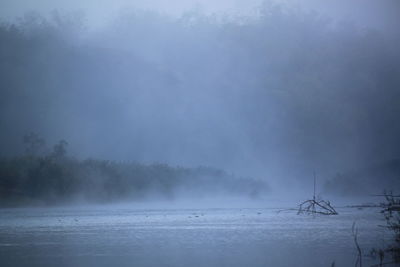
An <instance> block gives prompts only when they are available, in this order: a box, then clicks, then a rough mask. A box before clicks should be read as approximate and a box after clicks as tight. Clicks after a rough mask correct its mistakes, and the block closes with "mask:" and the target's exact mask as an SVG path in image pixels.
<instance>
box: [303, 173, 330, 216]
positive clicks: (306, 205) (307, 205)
mask: <svg viewBox="0 0 400 267" xmlns="http://www.w3.org/2000/svg"><path fill="white" fill-rule="evenodd" d="M315 186H316V175H315V172H314V195H313V198H312V199H308V200H306V201H304V202H302V203H301V204H300V205H299V209H298V211H297V214H303V213H305V214H322V215H337V214H338V213H337V211H336V210H335V209H334V208H333V207H332V205H331V203H330V202H329V201H325V200H317V199H316V197H315Z"/></svg>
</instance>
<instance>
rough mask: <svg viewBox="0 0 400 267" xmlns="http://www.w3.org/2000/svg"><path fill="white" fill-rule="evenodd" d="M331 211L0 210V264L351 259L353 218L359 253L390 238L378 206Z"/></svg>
mask: <svg viewBox="0 0 400 267" xmlns="http://www.w3.org/2000/svg"><path fill="white" fill-rule="evenodd" d="M338 211H339V215H337V216H316V217H313V216H304V215H296V212H295V211H284V212H280V213H278V212H277V209H262V208H257V209H160V210H158V209H134V208H126V207H124V208H121V207H113V208H112V207H107V208H99V207H85V208H46V209H44V208H43V209H42V208H32V209H2V210H0V266H4V267H5V266H30V267H33V266H44V267H47V266H57V267H62V266H116V267H117V266H207V267H212V266H274V267H276V266H331V264H332V262H333V261H335V263H336V266H354V261H355V260H356V248H355V245H354V242H353V239H352V235H351V227H352V224H353V222H354V221H355V222H356V225H357V227H358V233H359V234H358V239H359V243H360V246H361V248H362V249H363V252H364V253H365V254H367V253H368V252H369V250H370V249H371V248H373V247H380V246H384V245H385V244H387V242H389V241H388V240H389V239H390V234H389V233H387V232H385V230H384V228H383V227H379V225H382V224H384V221H383V220H382V215H381V214H380V213H379V211H378V210H377V209H364V210H357V209H350V208H342V209H339V210H338ZM363 260H364V263H365V266H369V265H368V264H372V263H375V262H376V261H373V260H372V259H370V258H368V257H364V259H363Z"/></svg>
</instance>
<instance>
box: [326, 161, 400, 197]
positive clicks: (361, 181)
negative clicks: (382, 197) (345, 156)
mask: <svg viewBox="0 0 400 267" xmlns="http://www.w3.org/2000/svg"><path fill="white" fill-rule="evenodd" d="M385 190H389V191H393V192H398V191H399V190H400V159H393V160H389V161H384V162H380V163H376V164H371V166H369V167H367V168H362V169H356V170H351V171H347V172H342V173H338V174H336V175H335V176H334V177H332V178H331V179H330V180H328V181H327V182H326V183H325V185H324V191H325V192H326V193H330V194H335V195H340V196H368V195H374V194H375V195H376V194H382V192H383V191H385Z"/></svg>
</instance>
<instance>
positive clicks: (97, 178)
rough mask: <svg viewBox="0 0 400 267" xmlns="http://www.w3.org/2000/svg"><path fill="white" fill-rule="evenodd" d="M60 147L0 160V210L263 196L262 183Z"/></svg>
mask: <svg viewBox="0 0 400 267" xmlns="http://www.w3.org/2000/svg"><path fill="white" fill-rule="evenodd" d="M39 143H40V142H39ZM66 145H67V143H66V142H65V141H60V142H59V143H58V144H56V145H55V146H54V147H53V150H52V151H49V152H42V150H41V149H39V148H40V146H38V143H37V142H34V143H31V145H30V146H28V147H27V153H26V155H23V156H19V157H14V158H3V159H0V205H2V206H5V205H54V204H64V203H71V202H78V201H79V202H80V201H83V202H88V203H112V202H117V201H127V200H146V199H168V200H172V199H175V198H180V197H189V198H194V199H195V198H201V197H207V196H243V197H250V198H256V197H259V196H261V195H263V194H265V193H266V192H267V191H268V187H267V185H266V184H265V183H264V182H261V181H257V180H253V179H245V178H237V177H235V176H233V175H229V174H227V173H226V172H224V171H221V170H218V169H214V168H209V167H198V168H183V167H171V166H168V165H166V164H150V165H144V164H140V163H124V162H113V161H107V160H94V159H87V160H78V159H76V158H73V157H69V156H67V154H66Z"/></svg>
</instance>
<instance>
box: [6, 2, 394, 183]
mask: <svg viewBox="0 0 400 267" xmlns="http://www.w3.org/2000/svg"><path fill="white" fill-rule="evenodd" d="M239 3H240V1H239V2H237V6H240V4H239ZM389 3H391V2H388V3H387V4H385V5H384V4H382V7H381V9H384V7H386V9H384V10H387V13H385V15H386V14H392V13H393V12H394V11H395V10H396V9H394V8H392V9H390V10H389V6H390V5H389ZM124 4H126V3H125V2H120V3H119V4H116V7H117V6H123V5H124ZM157 4H158V2H157V3H154V5H156V6H158V9H157V8H156V9H153V10H152V9H150V6H141V8H125V9H124V10H119V11H118V12H115V14H113V16H112V17H110V19H109V20H107V21H105V22H104V23H103V24H102V25H101V27H100V26H99V27H94V28H93V27H92V26H91V24H90V21H89V19H88V18H87V17H85V16H86V15H85V10H84V9H82V10H80V11H68V9H71V10H72V8H73V7H75V6H74V4H73V2H71V3H69V4H65V3H64V4H61V3H60V6H59V7H61V9H63V8H64V9H66V10H67V11H62V10H61V11H58V10H53V11H51V12H50V13H43V14H41V13H36V12H33V11H32V12H28V13H25V14H24V15H20V16H19V17H18V18H16V19H10V20H6V19H4V20H3V24H2V26H1V37H0V38H1V40H2V42H1V43H2V47H1V51H2V52H1V55H2V58H3V60H2V61H1V79H0V80H1V83H2V85H1V101H2V102H1V106H0V107H1V113H0V124H1V125H0V127H1V129H2V131H1V133H0V135H1V136H0V142H1V147H2V151H1V154H2V156H10V155H18V154H21V153H22V152H23V150H24V148H23V146H22V142H21V138H22V136H24V135H25V134H27V133H29V132H35V133H37V134H39V135H40V136H42V137H43V138H44V139H45V140H46V141H47V142H48V143H50V144H51V143H55V142H57V141H58V140H60V139H65V140H67V142H68V143H69V148H68V150H69V153H70V154H72V155H73V156H75V157H78V158H82V159H84V158H88V157H90V158H98V159H108V160H115V161H136V162H141V163H145V164H149V163H153V162H161V163H166V164H169V165H172V166H176V165H179V166H188V167H196V166H201V165H205V166H213V167H217V168H221V169H224V170H226V171H228V172H234V173H236V174H238V175H240V176H251V177H254V178H257V179H261V180H265V181H268V183H270V184H271V185H273V186H275V187H276V188H282V187H283V188H285V189H286V186H289V185H291V186H293V187H294V188H298V185H299V184H300V185H306V186H308V185H309V184H311V181H312V177H311V175H312V172H313V171H316V172H317V174H318V176H319V179H321V180H322V181H324V180H326V179H329V178H332V177H333V176H334V175H336V173H340V172H348V171H355V170H361V169H365V168H367V167H368V166H370V165H371V164H381V163H384V162H386V161H391V160H394V159H396V158H399V141H398V136H399V133H400V126H399V125H400V124H399V117H398V114H399V113H398V112H399V105H398V103H399V102H398V100H399V83H400V79H399V77H400V75H399V74H400V73H399V71H400V65H399V53H398V50H397V47H398V44H399V38H398V35H394V34H393V32H392V31H386V29H388V28H389V27H387V28H382V25H386V24H385V23H380V24H379V23H375V24H376V25H370V24H371V23H370V24H368V23H364V22H365V21H368V20H369V19H368V18H367V19H366V18H365V16H368V14H370V13H371V10H372V8H373V6H372V4H367V5H366V6H367V7H366V8H361V10H363V11H364V13H363V14H362V15H360V16H358V17H357V19H355V21H354V22H352V21H350V20H343V19H342V17H343V16H341V15H338V14H340V11H339V10H342V4H338V5H337V8H336V9H337V10H336V11H335V10H333V11H332V12H331V15H332V16H331V17H329V16H328V14H327V12H326V8H325V9H323V8H322V9H321V8H320V5H318V4H316V5H315V8H314V7H313V6H312V2H310V5H306V6H304V7H301V8H297V7H298V5H288V4H287V3H286V4H285V3H283V4H280V3H274V2H265V3H264V4H259V5H258V7H257V3H254V8H252V10H253V11H252V12H253V13H252V15H251V14H247V15H246V14H238V13H236V14H235V13H234V12H232V13H230V14H229V13H228V12H225V13H212V14H211V13H210V12H207V9H206V10H205V11H203V10H202V8H201V5H200V6H199V5H198V7H197V8H196V7H195V8H192V9H187V11H185V12H183V13H182V14H180V15H177V13H175V14H174V15H172V14H168V12H163V7H164V6H165V5H166V4H165V3H160V5H157ZM225 4H226V5H228V2H226V3H225ZM3 5H4V6H6V7H8V8H9V9H10V10H14V12H16V11H17V10H18V11H21V12H22V11H24V10H23V8H22V6H20V7H19V6H18V2H13V4H7V2H4V4H3ZM32 5H33V4H32ZM85 5H87V6H85ZM90 5H92V4H91V3H89V2H86V3H85V4H84V7H89V6H90ZM375 5H376V4H375ZM392 5H393V7H397V6H396V5H395V4H393V3H392ZM47 6H48V8H53V7H57V6H56V4H55V3H51V4H50V3H46V2H45V1H41V2H40V3H39V4H38V5H36V2H35V6H29V5H28V6H27V7H28V8H30V7H32V9H33V8H34V7H35V8H37V9H39V10H41V9H43V8H44V7H47ZM99 6H101V5H99ZM138 6H140V2H138ZM176 6H177V7H180V8H181V9H185V8H186V4H185V5H183V6H181V5H180V4H179V3H176ZM205 6H207V5H205ZM223 6H224V2H221V3H220V6H219V7H217V6H213V5H211V4H210V6H209V7H208V9H210V10H217V9H218V8H222V7H223ZM105 7H106V6H102V8H105ZM24 8H26V7H24ZM169 8H170V9H174V5H171V6H170V7H169ZM98 9H99V8H98V7H93V10H94V11H92V10H91V9H88V12H87V13H88V14H92V13H96V10H98ZM160 9H161V10H160ZM318 9H320V10H321V11H320V13H318V12H317V11H315V10H318ZM166 10H167V11H168V8H167V9H166ZM177 10H178V9H177ZM311 10H314V11H311ZM324 10H325V11H324ZM346 10H348V9H346ZM367 11H368V12H369V13H368V12H367ZM3 12H4V11H3ZM10 12H11V11H10ZM110 12H111V11H110ZM378 12H380V13H379V14H378ZM382 12H383V11H382V10H381V11H377V12H376V13H377V16H378V17H383V16H382ZM90 16H93V15H90ZM90 16H89V17H90ZM335 16H336V17H335ZM95 17H96V16H95ZM98 17H100V16H98ZM362 17H363V18H362ZM389 17H390V16H389ZM374 20H379V19H378V18H376V17H373V16H372V15H371V21H374ZM388 20H389V19H388V18H386V21H388ZM374 26H376V27H374ZM287 190H290V188H287Z"/></svg>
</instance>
